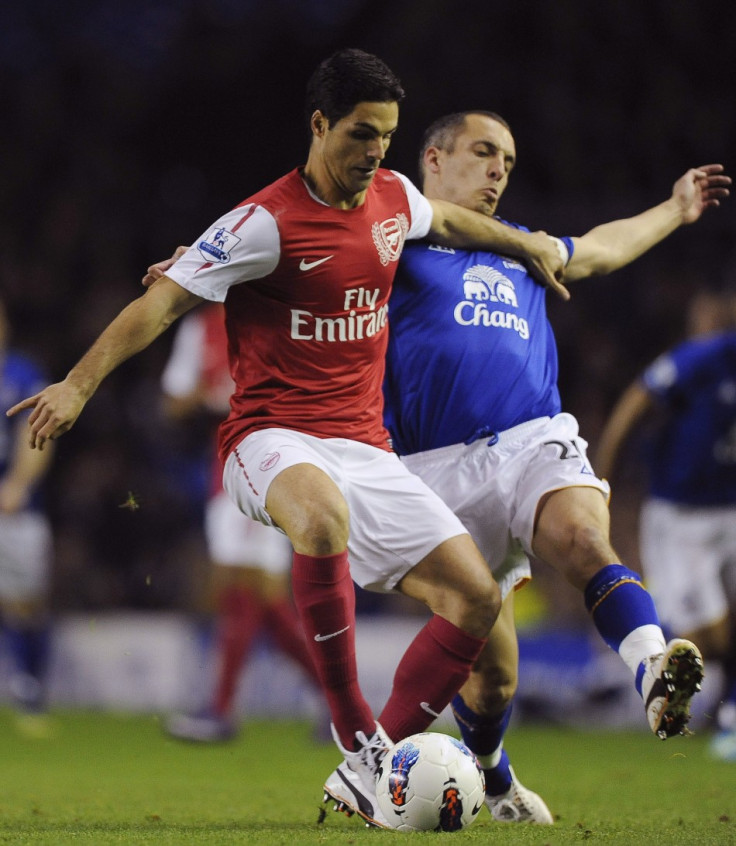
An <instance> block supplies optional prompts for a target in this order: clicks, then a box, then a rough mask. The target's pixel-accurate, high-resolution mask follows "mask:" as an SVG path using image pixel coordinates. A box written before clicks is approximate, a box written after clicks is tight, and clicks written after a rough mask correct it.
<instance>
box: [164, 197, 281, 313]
mask: <svg viewBox="0 0 736 846" xmlns="http://www.w3.org/2000/svg"><path fill="white" fill-rule="evenodd" d="M279 256H280V238H279V230H278V226H277V224H276V221H275V220H274V218H273V216H272V215H271V213H270V212H268V211H266V209H264V208H262V207H261V206H256V205H246V206H238V207H237V208H235V209H232V211H229V212H228V213H227V214H225V215H223V216H222V217H220V218H219V219H218V220H217V221H215V223H213V224H212V226H210V227H209V229H207V230H206V231H205V232H203V233H202V235H200V237H199V238H197V239H196V240H195V242H194V243H193V244H192V246H191V247H190V248H189V249H188V250H187V251H186V253H184V255H183V256H182V257H181V258H180V259H179V260H178V261H177V262H176V263H175V264H174V265H173V266H172V267H171V268H170V269H169V270H168V271H167V272H166V275H167V276H169V277H170V278H171V279H173V280H174V282H176V283H177V284H179V285H181V286H182V287H183V288H186V289H187V291H191V292H192V293H193V294H196V295H197V296H199V297H203V298H204V299H206V300H212V301H214V302H224V301H225V297H226V296H227V292H228V289H229V288H231V287H232V286H233V285H239V284H240V283H242V282H248V281H250V280H253V279H262V278H263V277H264V276H268V274H269V273H272V272H273V270H274V269H275V268H276V265H277V264H278V263H279Z"/></svg>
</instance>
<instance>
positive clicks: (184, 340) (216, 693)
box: [162, 303, 329, 742]
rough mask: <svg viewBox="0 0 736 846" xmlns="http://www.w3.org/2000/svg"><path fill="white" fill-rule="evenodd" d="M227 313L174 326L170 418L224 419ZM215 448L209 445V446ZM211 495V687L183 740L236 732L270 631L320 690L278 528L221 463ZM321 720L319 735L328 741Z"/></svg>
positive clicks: (185, 723) (210, 312)
mask: <svg viewBox="0 0 736 846" xmlns="http://www.w3.org/2000/svg"><path fill="white" fill-rule="evenodd" d="M224 317H225V312H224V309H223V307H222V305H221V304H219V303H213V304H206V305H203V306H201V307H199V308H197V309H195V310H194V311H193V312H191V313H190V314H188V315H187V316H186V317H185V318H184V319H183V320H182V321H181V323H180V324H179V327H178V329H177V333H176V335H175V338H174V343H173V346H172V350H171V355H170V357H169V360H168V362H167V364H166V367H165V369H164V372H163V375H162V387H163V391H164V395H165V411H166V413H167V416H168V417H169V418H170V419H173V420H179V421H189V420H191V419H192V417H193V415H200V416H205V417H207V418H208V419H209V420H210V422H211V423H213V422H216V421H218V420H220V419H222V418H223V417H224V416H225V415H226V414H227V410H228V408H229V402H228V400H229V397H230V394H231V393H232V390H233V382H232V379H231V378H230V370H229V366H228V361H227V337H226V333H225V323H224ZM213 452H214V445H213ZM210 490H211V493H210V496H209V498H208V501H207V503H206V505H205V540H206V544H207V553H208V557H209V566H210V572H211V588H212V589H211V593H212V596H211V602H210V607H212V606H213V605H214V608H215V628H216V632H215V647H214V655H212V656H211V657H212V661H213V662H214V666H215V687H214V690H213V691H212V695H211V696H210V697H209V699H208V701H206V702H204V703H201V707H200V708H197V709H196V710H195V712H194V713H192V714H176V715H173V716H172V717H171V718H170V719H169V720H168V722H167V730H168V732H169V733H170V734H171V735H173V736H175V737H179V738H182V739H186V740H197V741H202V742H207V741H218V740H220V741H221V740H227V739H229V738H231V737H233V736H234V735H235V734H236V733H237V720H236V717H235V712H234V708H235V701H236V695H237V692H238V682H239V679H240V677H241V674H242V672H243V669H244V667H245V665H246V663H247V661H248V658H249V656H250V654H251V650H252V647H253V643H254V640H255V638H256V636H257V635H258V634H259V633H261V632H267V633H268V635H269V637H270V639H271V641H272V642H273V643H274V644H275V645H276V646H277V647H278V648H279V650H280V651H281V652H283V653H284V654H285V655H287V656H288V657H290V658H292V659H293V660H295V661H296V662H297V663H298V664H299V665H300V666H301V667H302V669H303V670H304V671H305V673H306V674H307V676H308V678H309V679H310V680H311V681H313V682H314V684H315V688H316V689H317V690H318V689H319V683H318V681H317V677H316V674H315V671H314V668H313V665H312V662H311V659H310V658H309V655H308V653H307V650H306V646H305V643H304V635H303V633H302V630H301V626H300V625H299V621H298V616H297V613H296V609H295V607H294V605H293V603H292V600H291V590H290V580H289V574H290V570H291V562H292V548H291V544H290V543H289V540H288V539H287V538H286V536H285V535H283V534H282V533H281V532H279V531H277V530H276V529H272V528H270V527H267V526H264V525H262V524H261V523H258V522H256V521H254V520H251V519H249V518H248V517H245V516H244V515H243V513H242V512H241V511H239V510H238V508H237V507H236V506H235V505H234V504H233V503H232V502H231V501H230V499H229V498H228V496H227V494H226V493H225V492H224V491H223V489H222V468H221V466H220V464H219V462H217V461H216V460H215V461H213V465H212V479H211V483H210ZM322 722H324V720H322V719H320V721H319V723H320V724H319V725H318V728H317V732H316V736H317V737H320V738H322V737H323V736H324V739H329V728H328V727H326V726H324V725H322Z"/></svg>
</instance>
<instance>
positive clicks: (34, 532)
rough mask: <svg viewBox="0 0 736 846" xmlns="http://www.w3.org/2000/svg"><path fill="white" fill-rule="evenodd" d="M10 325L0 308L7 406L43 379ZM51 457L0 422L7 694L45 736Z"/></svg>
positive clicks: (30, 729)
mask: <svg viewBox="0 0 736 846" xmlns="http://www.w3.org/2000/svg"><path fill="white" fill-rule="evenodd" d="M9 335H10V326H9V321H8V317H7V314H6V311H5V307H4V305H3V303H2V302H0V401H1V402H2V403H3V404H4V405H6V406H7V405H12V404H14V403H16V402H18V400H20V399H22V398H23V397H25V396H28V394H30V393H35V392H36V391H38V390H39V389H40V388H41V387H42V386H43V384H45V383H44V376H43V374H42V373H41V371H40V369H39V368H38V366H37V365H36V364H34V363H33V362H32V361H30V360H29V359H28V358H26V357H25V356H23V355H21V354H20V353H18V352H15V351H14V350H12V349H10V348H9V346H8V344H9ZM50 459H51V453H49V454H48V455H45V454H44V453H39V452H38V450H32V449H31V448H30V447H29V446H28V443H27V439H26V434H25V419H18V420H10V419H9V418H7V417H6V416H5V415H1V416H0V630H1V631H2V634H3V635H4V638H3V639H4V640H5V644H6V646H7V648H8V651H9V653H10V658H11V662H12V666H11V677H10V692H11V695H12V697H13V701H14V703H15V704H16V705H17V708H18V726H19V728H20V729H21V730H23V731H25V732H26V733H28V734H40V733H45V732H46V731H47V730H48V723H47V720H46V718H45V714H44V711H45V704H46V703H45V693H46V690H45V687H46V668H47V663H48V651H49V629H48V615H47V592H48V586H49V568H50V559H51V528H50V523H49V520H48V518H47V517H46V515H45V513H44V512H43V511H42V510H41V507H40V501H39V490H38V486H39V484H40V482H41V480H42V479H43V477H44V475H45V474H46V471H47V468H48V465H49V461H50Z"/></svg>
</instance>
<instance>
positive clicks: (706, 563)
mask: <svg viewBox="0 0 736 846" xmlns="http://www.w3.org/2000/svg"><path fill="white" fill-rule="evenodd" d="M639 539H640V552H641V563H642V569H643V570H644V576H645V578H646V581H647V587H648V588H649V590H650V592H651V594H652V596H653V597H654V601H655V602H656V604H657V611H658V612H659V616H660V618H661V620H662V622H663V623H664V624H665V625H666V626H668V627H669V628H671V629H672V631H673V632H674V633H676V634H688V633H690V632H693V631H695V630H697V629H699V628H702V627H704V626H709V625H712V624H713V623H717V622H718V621H719V620H722V619H723V618H724V617H725V616H726V615H727V614H728V597H727V595H726V590H725V586H724V582H723V571H724V568H725V566H726V565H727V564H730V563H734V562H736V508H734V507H733V506H731V507H722V508H716V507H712V508H694V507H691V506H686V505H676V504H675V503H672V502H665V501H663V500H660V499H650V500H648V501H647V502H645V503H644V505H643V506H642V510H641V517H640V521H639Z"/></svg>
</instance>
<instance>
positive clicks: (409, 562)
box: [223, 429, 467, 592]
mask: <svg viewBox="0 0 736 846" xmlns="http://www.w3.org/2000/svg"><path fill="white" fill-rule="evenodd" d="M304 463H307V464H312V465H314V466H315V467H319V468H320V469H321V470H322V471H323V472H325V473H326V474H327V475H328V476H329V477H330V478H331V479H332V481H333V482H334V483H335V484H336V485H337V487H338V488H339V490H340V492H341V493H342V495H343V496H344V497H345V500H346V502H347V504H348V508H349V510H350V537H349V539H348V553H349V557H350V572H351V575H352V577H353V580H354V581H355V582H357V584H359V585H360V586H361V587H363V588H367V589H368V590H374V591H384V592H388V591H390V590H392V589H393V588H394V587H395V586H396V583H397V582H398V581H399V580H400V579H401V578H402V577H403V576H404V575H405V574H406V573H407V572H408V571H409V570H411V568H412V567H414V566H415V565H416V564H418V563H419V562H420V561H421V560H422V559H423V558H425V557H426V556H427V555H429V553H430V552H431V551H432V550H433V549H435V548H436V547H437V546H439V545H440V544H441V543H443V542H444V541H446V540H448V539H449V538H452V537H456V536H458V535H463V534H467V530H466V529H465V527H464V526H463V525H462V523H461V522H460V521H459V520H458V519H457V517H455V515H454V514H453V513H452V512H451V511H450V509H449V508H448V507H447V506H446V505H445V504H444V503H443V502H442V500H441V499H440V498H439V497H438V496H437V495H436V494H435V493H433V492H432V491H431V490H429V488H427V486H426V485H425V484H424V483H423V482H422V481H421V480H420V479H418V478H417V477H416V476H414V475H412V474H411V473H410V472H409V471H408V470H407V469H406V467H405V466H404V465H403V464H402V463H401V461H399V459H398V457H397V456H396V455H395V454H394V453H391V452H385V451H384V450H382V449H378V448H376V447H372V446H368V445H366V444H362V443H359V442H357V441H352V440H347V439H344V438H315V437H313V436H311V435H305V434H303V433H301V432H295V431H292V430H290V429H264V430H261V431H258V432H253V433H252V434H250V435H248V436H247V437H246V438H244V439H243V440H242V441H241V442H240V444H238V446H237V447H236V448H235V450H233V452H232V453H231V455H230V456H229V458H228V460H227V462H226V463H225V472H224V475H223V482H224V486H225V490H226V491H227V492H228V494H229V495H230V497H231V498H232V499H233V501H234V502H235V503H237V505H238V508H240V510H241V511H243V513H244V514H247V515H248V516H250V517H252V518H253V519H255V520H260V521H261V522H262V523H265V524H266V525H273V522H272V520H271V518H270V516H269V514H268V512H267V511H266V494H267V492H268V486H269V485H270V484H271V482H272V481H273V480H274V479H275V478H276V476H277V475H278V474H279V473H280V472H281V471H282V470H285V469H286V468H287V467H292V466H293V465H295V464H304Z"/></svg>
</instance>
